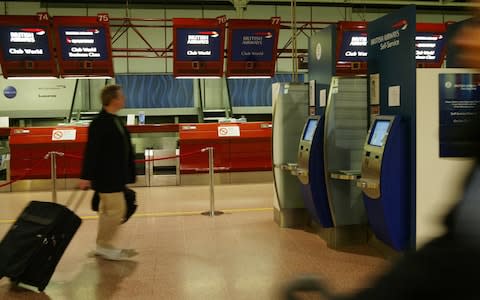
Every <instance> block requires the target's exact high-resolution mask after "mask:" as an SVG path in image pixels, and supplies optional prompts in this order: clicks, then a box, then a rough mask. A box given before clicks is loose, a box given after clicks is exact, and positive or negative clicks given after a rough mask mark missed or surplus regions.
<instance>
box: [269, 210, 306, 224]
mask: <svg viewBox="0 0 480 300" xmlns="http://www.w3.org/2000/svg"><path fill="white" fill-rule="evenodd" d="M273 220H274V221H275V223H277V224H278V226H280V227H281V228H305V225H306V224H307V211H306V210H305V208H283V209H280V210H279V209H278V208H274V209H273Z"/></svg>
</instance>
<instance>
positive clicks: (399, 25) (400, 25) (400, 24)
mask: <svg viewBox="0 0 480 300" xmlns="http://www.w3.org/2000/svg"><path fill="white" fill-rule="evenodd" d="M392 28H393V29H400V30H405V29H407V28H408V22H407V20H405V19H404V20H400V21H398V22H397V23H395V24H393V26H392Z"/></svg>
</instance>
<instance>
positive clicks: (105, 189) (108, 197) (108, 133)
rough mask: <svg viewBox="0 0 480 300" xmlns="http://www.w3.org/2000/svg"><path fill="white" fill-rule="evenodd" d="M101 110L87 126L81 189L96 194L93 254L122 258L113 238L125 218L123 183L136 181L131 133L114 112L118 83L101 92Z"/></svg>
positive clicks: (119, 98) (120, 99)
mask: <svg viewBox="0 0 480 300" xmlns="http://www.w3.org/2000/svg"><path fill="white" fill-rule="evenodd" d="M101 100H102V106H103V108H102V111H101V112H100V114H99V115H98V117H97V118H96V119H95V120H93V121H92V123H91V124H90V127H89V129H88V142H87V146H86V149H85V156H84V163H83V170H82V175H81V179H80V184H79V186H80V188H81V189H89V188H92V189H93V190H95V191H96V192H98V193H99V196H100V206H99V222H98V233H97V248H96V251H95V252H96V254H97V255H99V256H101V257H103V258H105V259H108V260H124V259H127V258H128V257H130V256H131V253H129V251H127V250H124V249H120V248H118V246H117V247H116V245H115V244H114V243H115V237H116V235H117V233H118V230H119V226H120V224H121V223H122V220H123V218H124V217H125V212H126V201H125V197H124V190H125V186H126V184H128V183H134V182H135V180H136V174H135V163H134V153H133V147H132V143H131V140H130V133H129V132H128V130H127V129H126V127H125V126H124V125H123V123H122V121H121V120H120V118H119V117H118V116H117V115H116V113H117V112H118V111H119V110H120V109H122V108H123V107H124V105H125V96H124V95H123V91H122V88H121V86H119V85H108V86H106V87H105V88H103V90H102V92H101Z"/></svg>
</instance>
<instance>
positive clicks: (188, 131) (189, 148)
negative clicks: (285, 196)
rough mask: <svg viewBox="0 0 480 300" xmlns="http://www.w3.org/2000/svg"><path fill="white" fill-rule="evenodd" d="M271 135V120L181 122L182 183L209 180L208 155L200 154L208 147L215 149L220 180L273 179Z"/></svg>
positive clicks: (249, 180) (247, 180)
mask: <svg viewBox="0 0 480 300" xmlns="http://www.w3.org/2000/svg"><path fill="white" fill-rule="evenodd" d="M271 137H272V125H271V123H270V122H249V123H206V124H181V125H180V139H179V145H180V155H181V157H180V174H181V181H182V184H204V183H206V182H207V181H208V176H204V175H206V173H208V154H207V153H206V152H204V153H199V152H200V151H201V150H202V149H204V148H207V147H213V148H214V159H215V164H214V167H215V172H216V173H217V180H218V181H219V182H222V183H240V182H256V181H271V176H272V175H271V170H272V152H271V151H272V150H271V149H272V141H271V139H272V138H271ZM195 153H196V154H195ZM189 154H192V155H189ZM192 175H199V176H192ZM257 179H258V180H257Z"/></svg>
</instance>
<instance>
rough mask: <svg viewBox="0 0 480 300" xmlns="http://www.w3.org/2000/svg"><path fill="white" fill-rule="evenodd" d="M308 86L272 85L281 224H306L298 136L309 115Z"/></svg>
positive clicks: (277, 216)
mask: <svg viewBox="0 0 480 300" xmlns="http://www.w3.org/2000/svg"><path fill="white" fill-rule="evenodd" d="M308 100H309V98H308V85H305V84H303V83H302V84H301V83H274V84H273V85H272V104H273V122H272V125H273V128H272V162H273V179H274V183H275V190H274V191H275V198H274V202H273V204H274V219H275V222H277V224H279V225H280V226H281V227H298V226H303V225H304V224H305V206H304V203H303V201H302V193H301V184H300V182H299V181H298V179H297V177H296V176H295V175H296V172H295V170H296V163H295V162H296V160H297V154H298V144H299V142H298V137H299V136H300V134H301V133H302V129H303V125H304V122H305V118H307V116H308Z"/></svg>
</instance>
